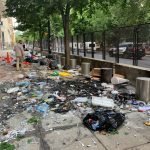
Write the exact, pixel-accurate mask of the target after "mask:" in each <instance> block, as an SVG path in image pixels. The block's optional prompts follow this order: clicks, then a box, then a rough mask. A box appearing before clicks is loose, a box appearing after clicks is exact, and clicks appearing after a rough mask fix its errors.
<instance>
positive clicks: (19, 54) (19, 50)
mask: <svg viewBox="0 0 150 150" xmlns="http://www.w3.org/2000/svg"><path fill="white" fill-rule="evenodd" d="M14 51H15V53H16V60H17V62H16V69H17V71H19V70H20V65H21V69H23V60H24V49H23V45H22V41H21V40H19V42H18V43H17V44H16V45H15V46H14Z"/></svg>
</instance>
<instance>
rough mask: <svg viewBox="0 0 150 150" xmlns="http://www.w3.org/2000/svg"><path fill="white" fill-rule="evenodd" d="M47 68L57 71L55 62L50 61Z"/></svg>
mask: <svg viewBox="0 0 150 150" xmlns="http://www.w3.org/2000/svg"><path fill="white" fill-rule="evenodd" d="M49 68H51V69H52V70H54V69H58V64H57V61H56V60H51V61H50V62H49Z"/></svg>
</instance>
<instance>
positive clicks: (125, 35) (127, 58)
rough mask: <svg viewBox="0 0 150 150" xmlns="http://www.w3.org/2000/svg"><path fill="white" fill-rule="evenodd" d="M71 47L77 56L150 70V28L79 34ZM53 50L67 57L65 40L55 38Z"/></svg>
mask: <svg viewBox="0 0 150 150" xmlns="http://www.w3.org/2000/svg"><path fill="white" fill-rule="evenodd" d="M69 47H70V53H71V54H74V55H79V56H83V57H90V58H95V59H103V60H108V61H112V62H115V63H123V64H129V65H135V66H141V67H145V68H150V24H144V25H138V26H129V27H120V28H114V29H112V30H105V31H95V32H91V33H78V34H76V35H75V36H72V37H70V42H69ZM52 49H53V51H56V52H62V53H64V44H63V38H56V39H55V40H54V41H53V46H52Z"/></svg>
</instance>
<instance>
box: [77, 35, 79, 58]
mask: <svg viewBox="0 0 150 150" xmlns="http://www.w3.org/2000/svg"><path fill="white" fill-rule="evenodd" d="M77 55H79V36H78V35H77Z"/></svg>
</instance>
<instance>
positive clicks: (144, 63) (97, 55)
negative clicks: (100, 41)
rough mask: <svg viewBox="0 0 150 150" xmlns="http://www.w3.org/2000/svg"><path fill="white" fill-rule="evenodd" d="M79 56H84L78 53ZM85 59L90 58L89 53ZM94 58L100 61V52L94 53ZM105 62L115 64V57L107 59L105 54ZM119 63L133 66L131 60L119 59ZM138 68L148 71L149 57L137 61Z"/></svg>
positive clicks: (149, 66) (149, 65)
mask: <svg viewBox="0 0 150 150" xmlns="http://www.w3.org/2000/svg"><path fill="white" fill-rule="evenodd" d="M75 54H76V53H75ZM80 56H84V53H82V52H80ZM86 57H90V58H91V53H87V54H86ZM94 58H96V59H102V52H96V53H95V55H94ZM106 60H108V61H112V62H115V57H109V55H108V53H106ZM119 62H120V63H122V64H129V65H132V64H133V60H132V59H125V58H120V59H119ZM138 66H140V67H144V68H148V69H150V56H145V57H143V58H142V60H138Z"/></svg>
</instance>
